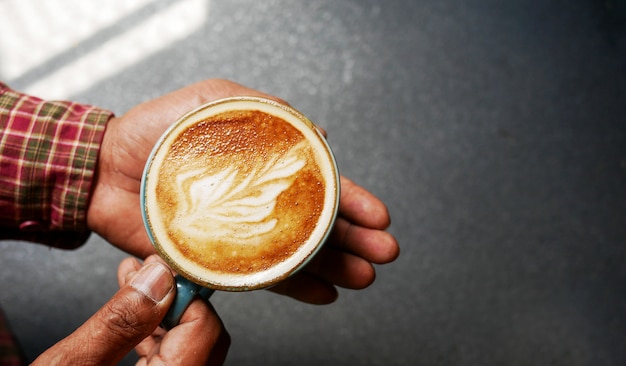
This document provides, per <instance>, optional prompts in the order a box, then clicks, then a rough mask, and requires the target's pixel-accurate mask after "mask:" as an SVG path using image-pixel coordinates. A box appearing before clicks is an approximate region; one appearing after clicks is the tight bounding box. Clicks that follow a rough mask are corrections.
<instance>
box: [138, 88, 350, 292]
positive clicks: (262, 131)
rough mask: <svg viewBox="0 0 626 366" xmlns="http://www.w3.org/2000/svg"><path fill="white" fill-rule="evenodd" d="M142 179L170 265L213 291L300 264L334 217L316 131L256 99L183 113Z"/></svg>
mask: <svg viewBox="0 0 626 366" xmlns="http://www.w3.org/2000/svg"><path fill="white" fill-rule="evenodd" d="M159 144H160V146H158V147H157V148H155V151H154V152H153V155H152V156H151V158H150V159H151V162H150V163H149V164H148V165H147V166H146V173H145V176H144V180H143V183H142V197H143V199H144V201H145V202H144V203H143V205H144V210H145V211H144V220H145V222H146V227H147V228H148V234H149V235H150V238H151V240H152V242H153V244H154V246H155V248H156V250H157V252H158V253H159V254H160V255H161V256H162V257H163V258H164V259H165V260H166V261H167V262H168V264H170V265H171V266H172V268H173V269H174V270H176V271H177V272H179V273H180V274H182V275H183V276H185V277H187V278H188V279H191V280H192V281H194V282H196V283H199V284H202V285H204V286H207V287H211V288H214V289H225V290H233V291H235V290H237V291H239V290H248V289H255V288H263V287H267V286H270V285H272V284H275V283H276V282H278V281H280V280H281V279H284V278H286V277H287V276H289V275H290V274H291V273H293V272H294V271H295V270H297V269H298V268H300V267H301V266H302V265H303V264H304V263H306V262H307V261H308V260H309V259H310V258H311V257H312V255H313V254H314V253H315V252H316V251H317V250H318V249H319V247H320V243H323V241H324V240H325V239H326V237H327V236H328V234H329V231H330V228H331V226H332V224H333V222H334V219H335V215H336V210H337V206H338V197H339V180H338V173H337V170H336V166H335V163H334V159H333V157H332V153H331V152H330V150H329V148H328V146H327V145H326V142H325V140H324V138H323V137H322V136H321V135H320V133H319V131H317V129H316V128H315V127H314V126H313V125H312V123H311V122H310V121H308V120H307V119H306V118H305V117H303V116H302V115H300V114H299V113H298V112H296V111H294V110H292V109H290V108H288V107H285V106H283V105H280V104H278V103H276V102H273V101H268V100H263V99H259V98H243V99H237V98H234V99H226V100H223V101H218V102H215V103H214V104H209V105H207V106H205V107H203V108H200V109H199V110H198V111H193V112H190V113H189V114H188V115H186V116H184V117H182V118H181V120H180V121H178V122H177V123H176V124H175V125H174V126H173V127H172V128H171V129H170V130H169V131H168V132H167V133H166V134H165V135H164V136H163V138H162V140H161V141H160V142H159Z"/></svg>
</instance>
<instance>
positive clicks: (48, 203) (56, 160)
mask: <svg viewBox="0 0 626 366" xmlns="http://www.w3.org/2000/svg"><path fill="white" fill-rule="evenodd" d="M112 116H113V114H112V112H109V111H105V110H102V109H98V108H95V107H92V106H88V105H82V104H77V103H72V102H57V101H54V102H53V101H43V100H41V99H38V98H35V97H32V96H28V95H25V94H22V93H18V92H16V91H14V90H11V89H9V88H8V87H7V86H6V85H4V84H2V83H0V239H15V240H25V241H31V242H36V243H41V244H46V245H50V246H54V247H58V248H65V249H71V248H76V247H78V246H80V245H82V244H83V243H84V242H85V241H86V240H87V238H88V237H89V234H90V232H89V230H88V228H87V225H86V220H87V217H86V216H87V207H88V203H89V194H90V191H91V184H92V181H93V178H94V172H95V166H96V161H97V158H98V153H99V150H100V143H101V141H102V136H103V134H104V129H105V126H106V123H107V122H108V120H109V119H110V118H111V117H112Z"/></svg>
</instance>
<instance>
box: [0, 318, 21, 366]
mask: <svg viewBox="0 0 626 366" xmlns="http://www.w3.org/2000/svg"><path fill="white" fill-rule="evenodd" d="M0 365H2V366H21V365H26V358H25V357H24V354H23V353H22V351H21V350H20V348H19V347H17V342H16V340H15V338H14V337H13V334H12V333H11V331H10V330H9V326H8V324H7V323H6V321H5V318H4V314H3V313H2V311H0Z"/></svg>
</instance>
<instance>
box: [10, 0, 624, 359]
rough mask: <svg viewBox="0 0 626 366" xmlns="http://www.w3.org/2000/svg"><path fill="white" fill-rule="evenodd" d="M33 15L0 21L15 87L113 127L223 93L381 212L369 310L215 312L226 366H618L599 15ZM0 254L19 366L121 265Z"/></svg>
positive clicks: (427, 11)
mask: <svg viewBox="0 0 626 366" xmlns="http://www.w3.org/2000/svg"><path fill="white" fill-rule="evenodd" d="M37 3H38V2H36V1H29V0H19V1H17V0H7V1H3V2H0V10H1V11H0V23H2V24H5V26H3V29H4V30H3V32H2V34H0V42H1V43H0V60H2V62H0V79H2V80H3V81H5V82H6V83H8V84H9V85H11V86H12V87H14V88H16V89H20V90H25V91H29V92H32V93H35V94H37V95H39V96H42V97H45V98H63V99H74V100H77V101H80V102H85V103H91V104H95V105H98V106H102V107H105V108H109V109H111V110H113V111H115V112H116V113H118V114H121V113H123V112H124V111H126V110H128V109H129V108H131V107H132V106H134V105H136V104H138V103H140V102H141V101H144V100H148V99H150V98H153V97H156V96H159V95H162V94H165V93H167V92H169V91H171V90H174V89H177V88H179V87H182V86H184V85H187V84H190V83H192V82H195V81H197V80H200V79H204V78H211V77H220V78H226V79H231V80H234V81H237V82H239V83H242V84H244V85H247V86H250V87H253V88H256V89H260V90H263V91H266V92H268V93H271V94H274V95H277V96H280V97H282V98H283V99H285V100H287V101H289V102H290V103H291V104H292V105H294V106H295V107H296V108H298V109H300V110H301V111H302V112H303V113H304V114H306V115H308V116H309V117H310V118H311V119H312V120H313V121H315V122H317V123H318V124H319V125H321V126H322V127H323V128H325V129H326V130H327V131H328V133H329V141H330V144H331V146H333V149H334V150H335V153H336V155H337V158H338V160H339V164H340V169H341V171H342V173H343V174H344V175H346V176H348V177H350V178H352V179H353V180H355V181H357V182H359V183H361V184H362V185H364V186H365V187H367V188H368V189H369V190H371V191H372V192H374V193H375V194H377V195H378V196H380V197H381V198H382V199H383V200H384V201H385V202H386V203H387V204H388V206H389V210H390V213H391V216H392V220H393V224H392V226H391V228H390V231H391V232H392V233H393V234H394V235H396V236H397V238H398V240H399V242H400V244H401V250H402V253H401V256H400V258H399V259H398V260H397V261H396V262H395V263H393V264H390V265H386V266H380V267H377V274H378V277H377V281H376V282H375V283H374V284H373V285H372V286H371V287H370V288H368V289H366V290H363V291H348V290H342V291H341V293H340V298H339V300H338V301H337V302H336V303H334V304H332V305H329V306H311V305H305V304H301V303H298V302H296V301H293V300H291V299H288V298H283V297H279V296H277V295H274V294H271V293H268V292H265V291H260V292H254V293H246V294H226V293H220V294H217V295H215V296H214V297H213V299H212V302H213V304H214V306H215V307H216V309H217V310H218V312H219V313H220V315H221V316H222V318H223V320H224V322H225V324H226V327H227V328H228V329H229V331H230V334H231V336H232V338H233V344H232V346H231V349H230V353H229V358H228V362H227V364H228V365H250V364H255V365H293V364H300V365H528V364H535V365H541V364H551V365H568V366H573V365H623V364H626V348H624V346H623V339H624V338H625V337H626V312H625V310H626V292H625V291H624V286H625V284H626V102H625V101H626V72H625V71H624V70H626V68H625V66H626V31H625V29H626V23H625V22H624V20H623V19H624V18H621V17H620V14H621V13H620V12H618V11H617V10H614V11H613V12H610V11H608V10H607V8H605V7H604V4H605V3H607V2H604V1H595V2H591V1H587V2H582V1H579V2H571V1H552V2H541V4H538V3H539V2H529V1H521V0H514V1H506V2H498V1H465V2H457V1H437V2H429V1H417V0H387V1H380V0H364V1H330V0H321V1H262V2H261V1H250V0H237V1H215V0H214V1H201V0H184V1H178V2H175V1H165V0H163V1H154V2H150V1H147V0H143V1H137V2H128V1H111V2H107V3H110V4H109V5H106V4H105V5H102V6H101V5H98V9H96V10H95V11H94V9H93V8H94V7H95V6H93V5H92V4H91V3H90V2H84V1H71V0H63V1H57V2H55V3H59V4H61V3H67V4H65V6H63V5H57V6H58V7H56V8H52V5H50V4H48V3H50V2H43V4H46V5H40V6H37V5H36V4H37ZM609 3H610V2H609ZM20 4H21V5H20ZM32 4H35V5H32ZM46 7H50V8H46ZM70 9H71V10H70ZM614 9H615V8H614ZM68 19H69V20H71V22H69V23H68V21H67V20H68ZM7 24H8V25H9V26H6V25H7ZM50 34H52V35H54V36H53V37H50ZM35 50H37V51H36V52H35ZM0 245H1V250H2V254H1V255H0V276H1V278H3V282H4V285H3V288H2V291H0V304H1V306H2V307H3V309H4V311H5V312H6V313H7V316H8V318H9V321H10V322H11V324H12V325H13V326H14V328H15V329H16V331H17V335H18V337H19V339H20V341H21V342H22V344H23V347H24V350H25V352H26V353H27V355H28V356H29V357H31V358H34V357H35V356H36V355H37V354H39V353H40V352H42V351H43V350H44V349H46V348H47V347H49V346H50V345H51V344H53V343H54V342H55V341H56V340H58V339H60V338H62V337H64V336H65V335H67V334H69V333H70V332H71V331H72V330H73V329H74V328H75V327H77V326H78V325H79V324H81V323H82V322H83V321H84V320H85V319H87V318H88V317H89V316H90V314H91V313H93V312H94V311H95V310H96V309H98V308H99V307H100V305H101V304H103V303H104V302H105V301H106V300H107V299H108V298H109V297H110V296H111V295H112V294H113V293H114V292H115V291H116V288H117V286H116V279H115V274H114V273H115V270H116V268H117V264H118V262H119V260H120V259H121V258H123V257H124V254H123V253H121V252H120V251H119V250H117V249H115V248H113V247H112V246H111V245H109V244H108V243H106V242H105V241H104V240H102V239H101V238H99V237H96V236H94V237H92V239H90V241H89V242H88V243H87V244H86V245H85V246H84V247H82V248H81V249H79V250H76V251H72V252H65V251H58V250H50V249H48V248H46V247H42V246H36V245H31V244H24V243H16V242H2V243H0ZM124 362H125V363H126V362H127V363H128V364H132V363H133V357H132V356H130V357H128V358H127V359H126V360H125V361H124Z"/></svg>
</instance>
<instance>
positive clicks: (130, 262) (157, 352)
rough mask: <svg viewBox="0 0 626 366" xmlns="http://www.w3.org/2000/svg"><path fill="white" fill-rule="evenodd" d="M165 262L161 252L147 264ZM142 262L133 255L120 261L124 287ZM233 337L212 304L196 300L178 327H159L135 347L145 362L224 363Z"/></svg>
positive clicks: (120, 275) (171, 363) (151, 257)
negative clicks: (160, 255) (169, 328)
mask: <svg viewBox="0 0 626 366" xmlns="http://www.w3.org/2000/svg"><path fill="white" fill-rule="evenodd" d="M153 263H160V264H163V263H164V262H163V259H161V257H159V256H158V255H151V256H149V257H148V258H146V260H145V261H144V265H149V264H153ZM138 268H141V264H140V263H139V261H137V260H136V259H134V258H127V259H125V260H123V261H122V262H121V263H120V266H119V270H118V281H119V282H120V286H123V285H124V284H125V283H126V281H128V279H129V278H132V277H133V276H134V273H135V272H134V271H136V270H137V269H138ZM229 346H230V336H229V335H228V332H227V331H226V329H225V327H224V325H223V323H222V321H221V320H220V318H219V317H218V316H217V315H216V312H215V310H214V309H213V307H212V306H211V304H209V303H207V302H205V301H203V300H201V299H199V298H198V299H196V300H194V301H192V302H191V304H190V305H189V307H188V308H187V310H186V311H185V312H184V313H183V316H182V317H181V319H180V323H179V325H178V326H176V327H174V328H172V329H171V330H169V331H167V332H166V331H165V330H163V329H161V328H157V329H156V330H155V331H154V333H153V336H152V337H148V338H146V339H145V340H144V341H143V342H141V343H140V344H139V345H138V346H137V347H136V348H135V350H136V351H137V354H138V355H139V356H140V357H141V360H140V362H139V364H140V365H141V364H146V365H161V364H163V365H221V364H223V363H224V360H225V359H226V355H227V353H228V348H229Z"/></svg>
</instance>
